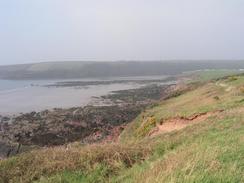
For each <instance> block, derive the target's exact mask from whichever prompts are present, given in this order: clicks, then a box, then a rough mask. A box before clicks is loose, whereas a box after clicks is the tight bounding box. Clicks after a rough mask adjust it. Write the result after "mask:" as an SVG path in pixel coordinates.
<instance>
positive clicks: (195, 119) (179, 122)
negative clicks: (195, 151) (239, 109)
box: [149, 110, 223, 136]
mask: <svg viewBox="0 0 244 183" xmlns="http://www.w3.org/2000/svg"><path fill="white" fill-rule="evenodd" d="M221 112H223V111H221V110H219V111H214V112H207V113H199V114H195V115H193V116H190V117H187V118H186V117H175V118H171V119H168V120H164V121H162V122H161V124H158V125H157V126H156V127H155V128H154V129H153V130H152V131H151V132H150V133H149V136H156V135H158V134H161V133H167V132H172V131H175V130H180V129H183V128H185V127H187V126H188V125H191V124H196V123H200V122H203V121H205V120H207V119H208V118H209V117H211V116H215V115H217V114H219V113H221Z"/></svg>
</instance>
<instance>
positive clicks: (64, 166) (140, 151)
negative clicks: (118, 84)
mask: <svg viewBox="0 0 244 183" xmlns="http://www.w3.org/2000/svg"><path fill="white" fill-rule="evenodd" d="M206 74H209V73H206ZM187 77H188V76H187ZM204 77H205V78H208V79H205V78H204V79H201V78H203V75H198V76H197V78H198V79H197V80H195V81H194V82H189V80H188V79H186V80H185V81H187V82H182V83H180V84H179V85H177V86H176V87H173V88H172V90H171V93H170V95H168V96H167V97H166V98H164V99H161V100H159V101H158V102H156V103H154V104H153V105H152V106H150V107H147V108H146V109H144V110H143V111H142V112H141V113H140V114H139V115H138V116H137V117H136V119H134V120H133V121H132V122H131V123H130V124H128V125H127V126H126V127H125V130H124V131H123V132H122V134H121V135H120V137H119V139H118V141H117V142H112V143H102V144H101V143H100V144H92V145H82V144H80V143H78V142H74V143H70V144H67V145H65V146H58V147H49V148H41V149H38V150H33V151H30V152H26V153H23V154H20V155H17V156H14V157H11V158H8V159H6V160H2V161H1V162H0V181H2V182H23V183H25V182H39V183H47V182H52V183H53V182H54V183H55V182H56V183H59V182H74V183H76V182H77V183H78V182H140V183H141V182H147V183H150V182H172V183H174V182H186V183H189V182H192V183H193V182H231V183H232V182H236V183H239V182H243V181H244V174H243V172H244V168H243V167H244V145H243V144H244V75H243V74H238V75H232V76H226V77H222V78H218V77H217V78H216V76H214V77H212V76H211V77H209V76H206V75H204ZM199 78H200V79H199ZM209 79H210V80H209ZM120 97H122V99H123V95H122V96H120Z"/></svg>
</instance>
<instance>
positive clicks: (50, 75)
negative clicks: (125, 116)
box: [0, 61, 244, 79]
mask: <svg viewBox="0 0 244 183" xmlns="http://www.w3.org/2000/svg"><path fill="white" fill-rule="evenodd" d="M209 68H211V69H240V68H244V61H197V62H195V61H185V62H183V61H164V62H159V61H150V62H149V61H148V62H145V61H144V62H139V61H137V62H136V61H120V62H46V63H38V64H23V65H11V66H0V79H72V78H94V77H123V76H149V75H171V74H179V73H182V72H184V71H192V70H199V69H209Z"/></svg>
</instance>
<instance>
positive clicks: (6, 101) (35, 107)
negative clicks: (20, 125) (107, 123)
mask: <svg viewBox="0 0 244 183" xmlns="http://www.w3.org/2000/svg"><path fill="white" fill-rule="evenodd" d="M161 78H162V77H161ZM126 79H128V78H126ZM131 79H144V78H138V77H137V78H131ZM106 80H107V79H106ZM59 81H60V80H59ZM56 82H58V81H57V80H45V81H30V80H28V81H9V80H0V115H9V114H18V113H21V112H23V113H24V112H31V111H41V110H45V109H52V108H69V107H78V106H84V105H87V104H89V103H91V102H92V100H93V99H94V98H93V97H99V96H102V95H106V94H108V93H110V92H112V91H118V90H125V89H132V88H138V87H140V86H142V85H139V84H135V83H130V82H128V83H123V84H108V85H93V86H86V87H79V88H77V87H58V88H56V87H49V88H48V87H44V85H47V84H53V83H56Z"/></svg>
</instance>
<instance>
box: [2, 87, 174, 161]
mask: <svg viewBox="0 0 244 183" xmlns="http://www.w3.org/2000/svg"><path fill="white" fill-rule="evenodd" d="M173 85H175V84H169V85H148V86H145V87H141V88H137V89H129V90H120V91H116V92H113V93H111V94H108V95H104V96H101V97H99V100H102V101H103V103H104V102H108V101H109V102H110V104H111V105H107V106H104V105H102V106H94V105H93V106H92V105H86V106H84V107H73V108H68V109H62V108H55V109H52V110H43V111H40V112H30V113H24V114H20V115H15V116H13V117H12V118H8V117H3V116H2V117H1V120H2V122H1V123H0V144H1V148H0V156H2V157H8V156H12V155H15V154H18V153H21V152H25V151H28V150H30V149H32V148H39V147H45V146H56V145H64V144H67V143H71V142H75V141H79V142H80V143H84V144H90V143H97V142H101V141H103V140H106V139H110V140H109V141H113V140H114V138H115V136H118V133H120V132H121V131H122V130H123V126H125V125H126V124H128V123H129V122H131V121H132V120H133V119H134V118H135V117H136V116H137V115H138V114H140V112H142V111H143V110H144V109H145V108H146V107H148V106H150V105H152V104H153V103H155V102H157V101H158V100H159V99H161V98H163V97H167V95H168V94H169V92H170V88H171V87H172V86H173Z"/></svg>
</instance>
